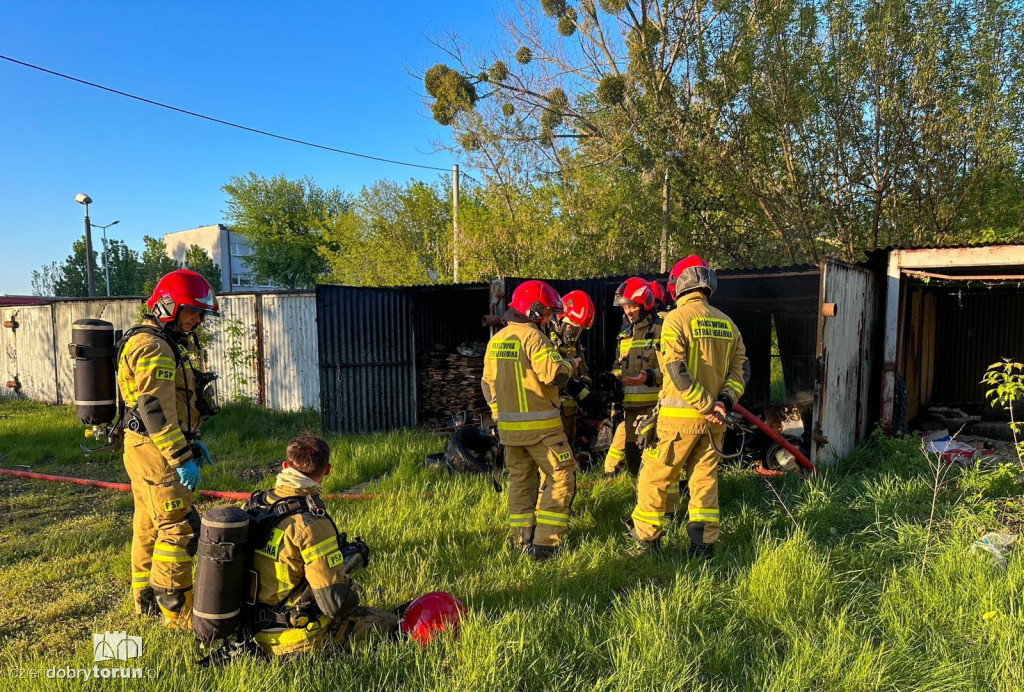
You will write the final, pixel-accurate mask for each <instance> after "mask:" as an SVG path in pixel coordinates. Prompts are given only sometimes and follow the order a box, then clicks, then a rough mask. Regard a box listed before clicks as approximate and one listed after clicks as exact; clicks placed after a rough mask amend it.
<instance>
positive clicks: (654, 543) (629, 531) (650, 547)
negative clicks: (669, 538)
mask: <svg viewBox="0 0 1024 692" xmlns="http://www.w3.org/2000/svg"><path fill="white" fill-rule="evenodd" d="M622 523H623V524H625V525H626V537H627V539H628V540H627V543H628V544H629V545H628V547H627V548H626V552H627V553H629V554H630V555H632V556H633V557H639V556H641V555H644V554H646V553H657V552H661V536H658V537H657V538H655V539H654V540H646V539H643V538H639V537H638V536H637V535H636V526H634V525H633V518H632V517H627V518H625V519H623V520H622Z"/></svg>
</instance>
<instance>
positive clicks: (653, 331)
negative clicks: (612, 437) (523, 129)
mask: <svg viewBox="0 0 1024 692" xmlns="http://www.w3.org/2000/svg"><path fill="white" fill-rule="evenodd" d="M662 329H663V327H662V321H661V318H660V317H658V316H657V315H655V314H653V313H648V314H647V315H645V316H644V317H643V319H641V320H640V321H639V322H637V323H636V324H631V325H628V326H627V327H625V328H624V329H623V330H622V331H621V332H619V337H618V338H619V345H618V350H617V351H616V354H617V355H616V361H615V365H614V367H613V368H612V372H613V373H615V374H616V375H619V376H620V377H632V376H634V375H639V374H640V373H641V372H643V371H644V370H650V371H652V372H653V373H654V380H653V381H651V382H648V383H647V384H642V385H626V386H624V387H623V390H622V391H623V398H622V407H623V408H627V409H636V408H650V407H651V406H654V404H655V403H657V401H658V393H659V391H660V390H661V378H662V375H661V369H660V368H659V366H658V349H659V348H660V347H661V333H662Z"/></svg>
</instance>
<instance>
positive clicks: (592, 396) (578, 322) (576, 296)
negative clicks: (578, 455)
mask: <svg viewBox="0 0 1024 692" xmlns="http://www.w3.org/2000/svg"><path fill="white" fill-rule="evenodd" d="M562 309H563V310H564V312H563V313H562V314H561V315H558V316H557V317H556V321H555V322H554V324H553V326H552V329H551V331H550V333H549V334H548V336H549V338H550V339H551V343H552V344H553V345H554V347H555V348H556V349H558V354H559V355H560V356H562V357H563V358H565V359H572V358H579V364H578V365H577V368H576V370H577V376H576V377H574V378H572V379H571V380H569V382H568V383H567V384H566V386H565V387H563V388H562V389H561V390H560V391H559V396H560V398H561V402H562V405H561V408H562V428H563V429H564V430H565V436H566V438H568V440H569V445H570V446H571V447H572V448H573V449H576V418H577V415H578V413H579V407H580V406H581V405H582V406H583V407H584V410H585V411H586V412H588V413H592V414H593V415H596V416H599V417H601V418H603V417H604V410H603V409H604V402H603V401H599V399H600V397H599V396H598V395H597V394H596V393H595V392H594V385H593V383H592V382H591V381H590V373H589V372H588V370H587V360H586V356H585V355H584V353H583V344H582V343H580V337H581V336H583V332H584V331H586V330H588V329H590V328H591V327H593V326H594V320H595V319H596V318H597V309H596V308H595V307H594V301H593V300H591V299H590V296H588V295H587V294H586V293H584V292H583V291H578V290H577V291H569V292H568V293H566V294H565V295H564V296H562Z"/></svg>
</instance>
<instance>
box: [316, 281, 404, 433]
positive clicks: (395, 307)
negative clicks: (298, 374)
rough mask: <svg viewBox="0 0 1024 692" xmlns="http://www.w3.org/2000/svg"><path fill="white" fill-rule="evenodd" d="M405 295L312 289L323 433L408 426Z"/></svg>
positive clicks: (370, 290)
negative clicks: (317, 346) (314, 301)
mask: <svg viewBox="0 0 1024 692" xmlns="http://www.w3.org/2000/svg"><path fill="white" fill-rule="evenodd" d="M412 311H413V300H412V297H411V295H410V289H386V288H352V287H348V286H317V287H316V320H317V341H318V344H319V349H318V351H319V357H320V401H321V415H322V418H323V423H324V428H325V429H327V430H330V431H332V432H344V433H363V432H373V431H376V430H393V429H395V428H403V427H412V426H415V425H416V357H415V356H416V339H415V337H414V330H413V315H412Z"/></svg>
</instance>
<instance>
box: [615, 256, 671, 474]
mask: <svg viewBox="0 0 1024 692" xmlns="http://www.w3.org/2000/svg"><path fill="white" fill-rule="evenodd" d="M615 305H618V306H619V307H621V308H622V311H623V313H624V319H623V323H624V325H623V328H622V331H620V332H619V335H618V348H617V350H616V353H617V359H616V361H615V365H614V366H613V368H612V374H613V375H615V376H616V377H618V378H619V379H620V380H621V381H622V385H623V399H622V408H623V410H624V413H625V419H624V420H623V422H621V423H619V425H618V426H617V427H616V428H615V434H614V436H613V437H612V446H611V447H610V448H609V449H608V455H607V456H606V457H605V462H604V470H605V473H608V474H611V473H615V472H616V471H617V470H618V468H619V466H620V465H621V464H622V463H623V461H625V465H626V470H627V471H629V473H630V474H632V475H633V476H635V475H637V473H638V472H639V470H640V449H639V448H638V447H637V445H636V432H635V429H634V428H635V425H636V421H637V419H638V418H642V417H644V416H647V415H649V414H650V413H651V411H653V410H654V405H655V404H656V403H657V402H658V390H659V387H660V385H661V370H660V368H659V367H658V345H659V343H660V339H661V318H659V317H658V315H657V314H656V313H655V312H654V293H653V292H652V291H651V287H650V286H649V285H648V283H647V282H646V281H644V280H643V279H641V278H640V277H636V276H634V277H632V278H630V279H626V280H625V281H623V282H622V283H621V284H620V285H619V287H618V288H617V289H616V290H615Z"/></svg>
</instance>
